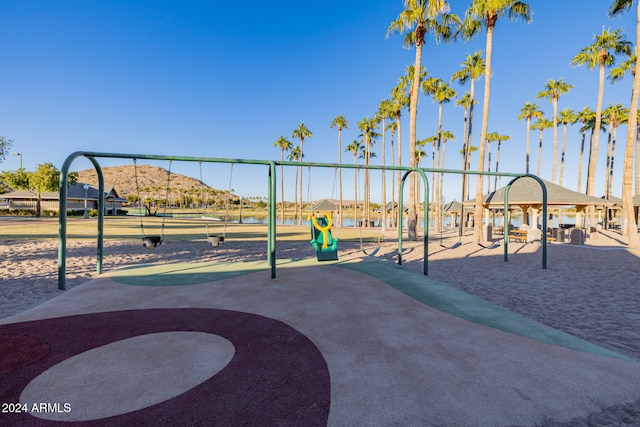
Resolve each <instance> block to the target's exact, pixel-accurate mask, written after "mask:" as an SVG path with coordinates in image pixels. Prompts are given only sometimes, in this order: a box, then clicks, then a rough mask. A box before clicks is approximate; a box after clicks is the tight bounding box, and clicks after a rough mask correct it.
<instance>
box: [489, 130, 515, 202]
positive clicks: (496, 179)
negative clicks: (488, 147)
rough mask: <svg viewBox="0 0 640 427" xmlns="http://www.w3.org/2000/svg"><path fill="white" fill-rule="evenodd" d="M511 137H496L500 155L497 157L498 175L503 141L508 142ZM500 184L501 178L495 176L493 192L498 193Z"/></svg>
mask: <svg viewBox="0 0 640 427" xmlns="http://www.w3.org/2000/svg"><path fill="white" fill-rule="evenodd" d="M510 138H511V137H510V136H509V135H496V141H498V155H497V156H496V173H498V172H499V170H498V166H499V164H500V146H501V145H502V141H508V140H509V139H510ZM498 182H500V177H499V176H497V175H496V176H495V177H494V180H493V191H496V189H497V188H498Z"/></svg>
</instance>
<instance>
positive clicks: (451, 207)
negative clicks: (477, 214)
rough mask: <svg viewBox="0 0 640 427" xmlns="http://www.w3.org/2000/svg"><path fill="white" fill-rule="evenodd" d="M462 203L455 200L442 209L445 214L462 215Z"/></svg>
mask: <svg viewBox="0 0 640 427" xmlns="http://www.w3.org/2000/svg"><path fill="white" fill-rule="evenodd" d="M461 208H462V203H460V202H459V201H457V200H453V201H451V202H449V203H445V204H444V206H443V207H442V210H443V212H444V213H460V212H461V211H462V209H461Z"/></svg>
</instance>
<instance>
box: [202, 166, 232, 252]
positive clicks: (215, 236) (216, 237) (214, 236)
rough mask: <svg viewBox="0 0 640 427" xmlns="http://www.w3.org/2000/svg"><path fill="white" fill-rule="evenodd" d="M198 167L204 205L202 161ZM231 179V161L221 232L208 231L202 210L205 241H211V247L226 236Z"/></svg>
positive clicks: (215, 246)
mask: <svg viewBox="0 0 640 427" xmlns="http://www.w3.org/2000/svg"><path fill="white" fill-rule="evenodd" d="M198 164H199V169H200V182H201V183H202V204H203V206H204V205H205V201H204V199H205V194H204V181H203V180H202V161H200V162H198ZM232 180H233V163H231V169H230V172H229V191H228V193H229V194H228V195H227V207H226V213H225V216H224V227H223V229H222V234H220V233H209V218H208V217H207V215H206V209H205V210H203V213H202V216H203V217H204V219H205V220H204V227H205V236H206V237H207V242H209V243H211V247H214V248H217V247H218V246H220V245H221V244H222V243H224V240H225V238H226V237H227V221H228V220H229V200H230V199H231V183H232Z"/></svg>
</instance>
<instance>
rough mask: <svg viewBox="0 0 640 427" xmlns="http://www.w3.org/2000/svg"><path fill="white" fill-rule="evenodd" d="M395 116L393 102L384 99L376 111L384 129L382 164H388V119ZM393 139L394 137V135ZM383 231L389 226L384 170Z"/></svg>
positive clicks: (383, 174)
mask: <svg viewBox="0 0 640 427" xmlns="http://www.w3.org/2000/svg"><path fill="white" fill-rule="evenodd" d="M394 116H395V110H394V108H393V102H392V101H391V100H389V99H384V100H382V101H380V103H379V104H378V112H377V113H376V120H378V121H380V122H381V123H382V124H381V130H382V159H381V160H382V166H385V165H386V142H385V134H386V133H387V126H386V123H385V122H386V119H391V118H393V117H394ZM392 141H393V137H392ZM391 147H392V148H391V158H392V159H393V143H392V144H391ZM381 175H382V184H381V185H382V200H381V204H382V211H381V212H382V224H381V226H382V231H384V230H385V229H386V228H387V172H386V171H385V170H382V174H381Z"/></svg>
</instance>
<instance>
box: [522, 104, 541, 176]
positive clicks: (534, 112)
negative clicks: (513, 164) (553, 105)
mask: <svg viewBox="0 0 640 427" xmlns="http://www.w3.org/2000/svg"><path fill="white" fill-rule="evenodd" d="M543 114H544V113H543V112H542V111H541V110H540V108H538V104H534V103H531V102H525V103H524V106H523V107H522V109H521V110H520V115H519V116H518V120H522V119H526V120H527V148H526V153H527V154H526V156H527V159H526V168H525V171H526V173H529V155H530V153H529V151H530V148H531V119H532V118H533V119H539V118H540V117H542V115H543Z"/></svg>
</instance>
